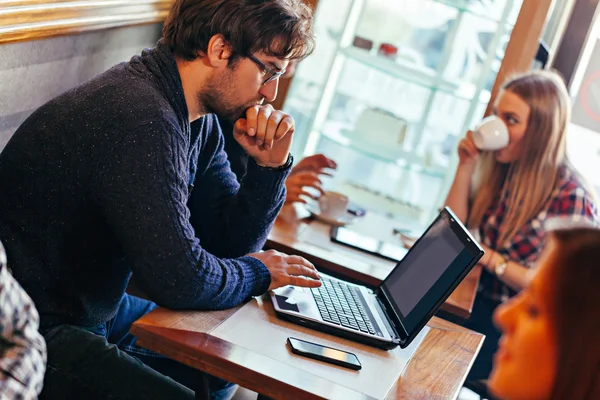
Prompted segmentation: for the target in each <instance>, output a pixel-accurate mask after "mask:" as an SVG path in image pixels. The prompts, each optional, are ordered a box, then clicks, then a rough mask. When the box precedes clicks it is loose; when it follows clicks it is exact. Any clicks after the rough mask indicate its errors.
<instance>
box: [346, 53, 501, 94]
mask: <svg viewBox="0 0 600 400" xmlns="http://www.w3.org/2000/svg"><path fill="white" fill-rule="evenodd" d="M340 53H341V54H343V55H344V56H345V57H347V58H348V59H350V60H353V61H356V62H358V63H360V64H362V65H364V66H367V67H371V68H374V69H376V70H378V71H380V72H382V73H385V74H388V75H390V76H392V77H394V78H397V79H401V80H403V81H406V82H408V83H412V84H415V85H418V86H420V87H423V88H425V89H428V90H432V91H436V92H442V93H446V94H450V95H452V96H454V97H457V98H459V99H461V100H473V97H474V93H472V92H473V91H474V90H472V89H471V90H469V87H468V85H462V86H461V85H459V84H456V83H455V82H453V81H450V80H447V79H443V78H441V77H437V73H436V71H435V70H433V69H431V68H428V67H426V66H422V65H418V64H414V63H410V62H408V61H404V60H392V59H389V58H386V57H385V56H379V55H374V54H372V53H371V52H370V51H368V50H364V49H360V48H357V47H346V48H344V49H342V50H341V51H340ZM489 98H490V92H489V91H487V90H483V91H481V93H480V95H479V100H478V101H479V102H484V103H486V104H487V102H488V101H489Z"/></svg>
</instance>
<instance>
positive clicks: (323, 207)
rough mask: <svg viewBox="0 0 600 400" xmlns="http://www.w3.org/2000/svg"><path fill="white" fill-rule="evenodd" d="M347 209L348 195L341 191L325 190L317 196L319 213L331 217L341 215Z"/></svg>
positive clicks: (336, 217) (334, 217)
mask: <svg viewBox="0 0 600 400" xmlns="http://www.w3.org/2000/svg"><path fill="white" fill-rule="evenodd" d="M347 209H348V197H347V196H344V195H343V194H341V193H336V192H325V193H323V194H322V195H321V197H319V210H320V211H321V215H323V216H325V217H329V218H332V219H338V218H339V217H341V216H343V215H344V214H345V213H346V210H347Z"/></svg>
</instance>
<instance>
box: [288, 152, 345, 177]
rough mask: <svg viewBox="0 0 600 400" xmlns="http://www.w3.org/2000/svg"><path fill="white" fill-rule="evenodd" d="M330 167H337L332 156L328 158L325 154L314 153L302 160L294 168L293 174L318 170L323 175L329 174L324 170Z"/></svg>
mask: <svg viewBox="0 0 600 400" xmlns="http://www.w3.org/2000/svg"><path fill="white" fill-rule="evenodd" d="M325 168H330V169H336V168H337V164H336V162H335V161H333V160H332V159H331V158H328V157H327V156H325V155H324V154H314V155H312V156H308V157H305V158H303V159H302V160H300V162H299V163H298V164H296V166H295V167H294V168H293V169H292V172H291V173H292V174H295V173H299V172H304V171H310V172H317V173H319V174H323V175H329V174H327V173H325V172H323V169H325Z"/></svg>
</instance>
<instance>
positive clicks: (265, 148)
mask: <svg viewBox="0 0 600 400" xmlns="http://www.w3.org/2000/svg"><path fill="white" fill-rule="evenodd" d="M294 129H295V124H294V119H293V118H292V117H291V116H289V115H288V114H286V113H284V112H283V111H278V110H275V109H273V106H272V105H270V104H267V105H265V106H254V107H250V108H249V109H247V110H246V118H240V119H238V120H237V121H236V123H235V125H234V127H233V136H234V137H235V140H237V142H238V143H239V144H240V146H242V147H243V148H244V150H245V151H246V153H248V155H249V156H250V157H252V158H253V159H254V161H256V163H257V164H258V165H261V166H263V167H272V168H276V167H280V166H282V165H283V164H285V163H286V161H287V159H288V155H289V153H290V147H291V146H292V136H293V133H294Z"/></svg>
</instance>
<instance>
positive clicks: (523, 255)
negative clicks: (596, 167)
mask: <svg viewBox="0 0 600 400" xmlns="http://www.w3.org/2000/svg"><path fill="white" fill-rule="evenodd" d="M507 207H508V191H504V193H503V194H502V196H500V197H499V198H498V199H496V200H495V201H494V202H493V203H492V204H491V205H490V207H489V208H488V210H487V211H486V212H485V214H484V215H483V218H482V220H481V224H480V225H479V231H478V234H479V238H480V239H481V243H483V244H485V245H486V246H488V247H489V248H491V249H493V250H495V251H496V252H498V253H500V254H501V255H503V256H504V257H506V258H507V259H509V260H511V261H514V262H516V263H519V264H520V265H523V266H524V267H528V268H531V267H532V266H533V265H534V264H535V263H536V261H537V259H538V257H539V256H540V252H541V251H542V248H543V246H544V238H545V234H546V231H545V229H544V224H545V221H547V220H548V219H550V218H569V219H570V220H572V221H573V222H577V221H581V220H589V221H591V222H593V223H595V224H597V223H598V221H599V216H598V210H597V208H596V204H594V200H593V197H592V195H591V194H590V193H589V192H588V191H586V190H585V189H584V186H583V185H582V183H581V181H580V180H579V179H578V176H577V174H576V173H575V172H574V171H573V170H572V169H571V168H570V167H569V166H568V165H565V166H563V167H562V168H561V170H560V172H559V180H558V184H557V186H556V189H555V190H554V192H553V193H552V196H551V198H550V200H549V201H548V203H547V207H546V208H545V209H544V210H542V211H541V212H540V213H539V214H538V215H536V216H535V217H534V218H532V219H531V220H529V222H527V224H525V225H524V226H523V227H522V228H521V229H520V230H519V231H518V233H517V234H516V235H515V236H514V237H513V238H512V239H511V240H510V241H508V242H506V243H503V244H501V243H498V239H499V233H500V229H501V227H502V224H503V222H504V216H505V214H506V210H507ZM479 290H480V291H482V294H484V295H486V296H489V297H491V298H492V299H493V300H495V301H505V300H506V299H508V298H509V297H512V296H514V295H515V294H516V292H515V291H514V290H512V289H511V288H510V287H509V286H507V285H505V284H504V283H503V282H501V281H500V280H499V279H497V278H496V277H495V276H494V275H492V274H490V273H488V272H487V271H485V270H484V271H483V273H482V276H481V281H480V285H479Z"/></svg>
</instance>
